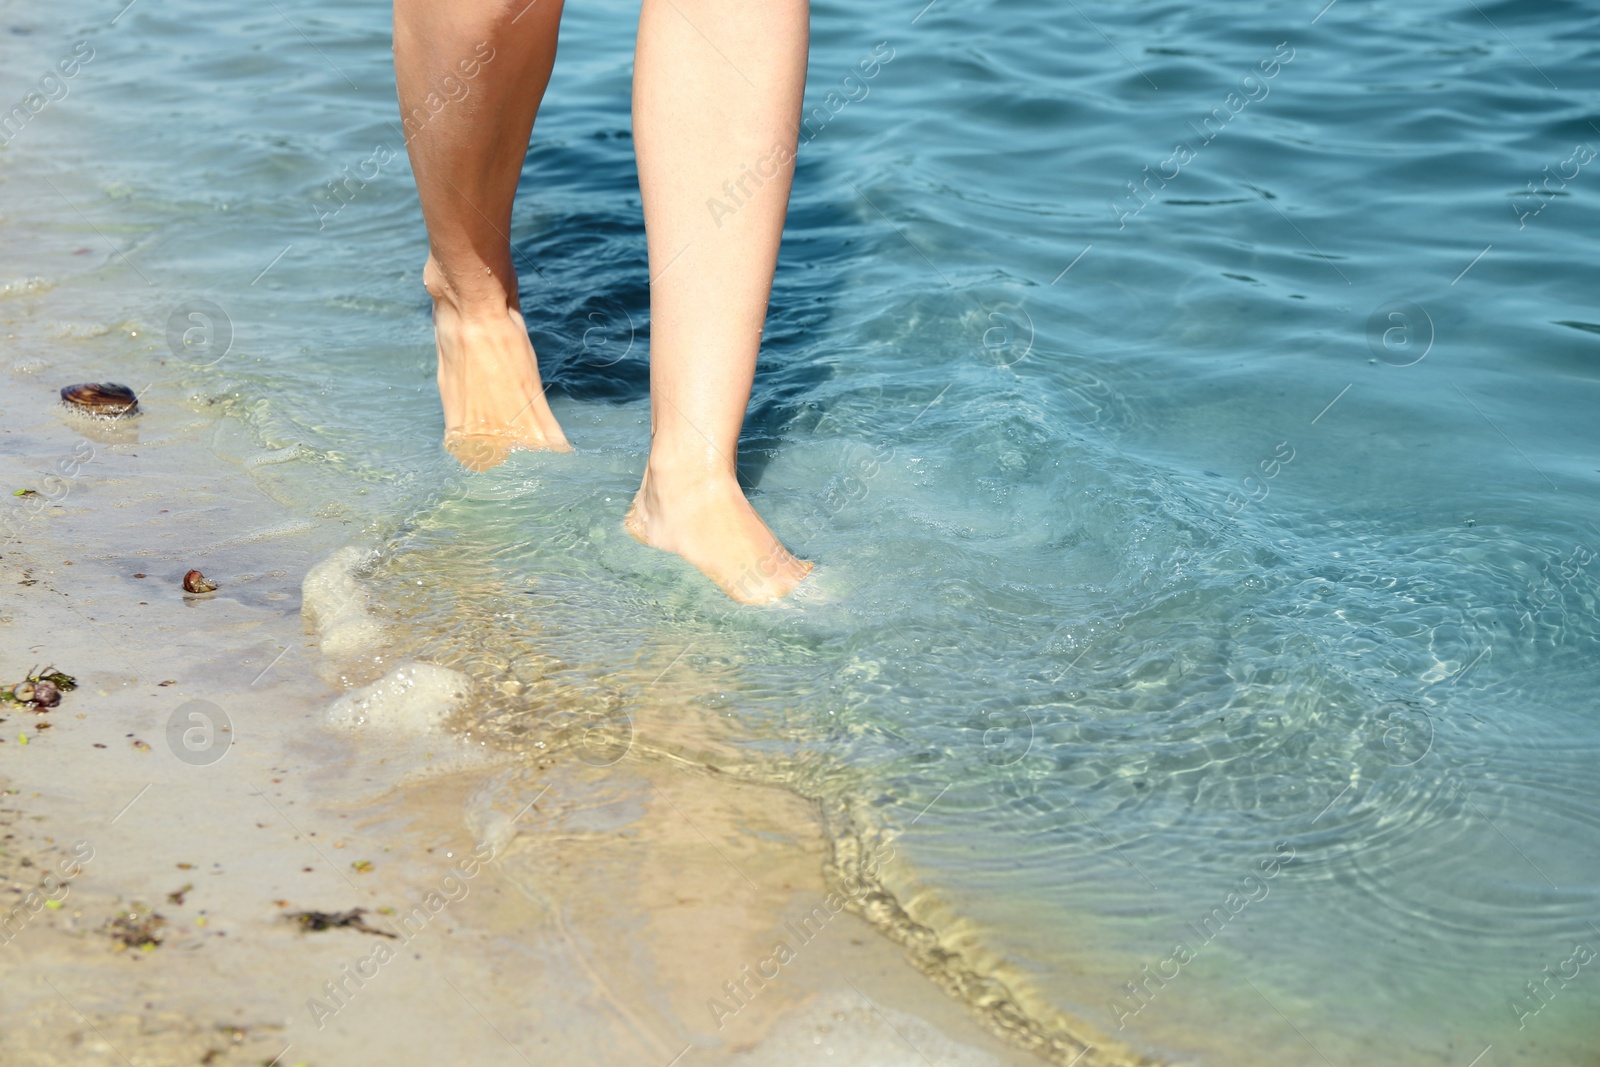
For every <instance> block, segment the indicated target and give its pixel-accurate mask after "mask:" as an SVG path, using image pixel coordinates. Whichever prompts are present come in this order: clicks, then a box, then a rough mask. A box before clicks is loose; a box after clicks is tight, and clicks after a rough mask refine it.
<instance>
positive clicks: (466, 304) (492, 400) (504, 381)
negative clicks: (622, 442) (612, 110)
mask: <svg viewBox="0 0 1600 1067" xmlns="http://www.w3.org/2000/svg"><path fill="white" fill-rule="evenodd" d="M560 21H561V0H533V2H532V3H530V2H529V0H510V2H505V3H503V2H498V0H395V5H394V66H395V80H396V81H397V82H398V84H399V88H400V113H401V117H402V119H403V123H404V126H405V134H406V148H407V149H408V150H409V152H410V154H411V169H412V170H413V171H414V172H415V173H416V178H417V191H418V193H419V194H420V195H421V199H422V217H423V219H424V220H425V221H426V222H427V225H428V262H427V265H426V266H425V267H424V268H423V273H422V283H423V285H425V286H427V289H428V292H429V293H430V294H431V295H432V296H433V332H434V338H435V340H436V342H437V344H438V348H439V397H440V399H441V400H442V401H443V403H444V425H445V447H446V448H448V449H449V450H450V451H451V453H453V454H454V455H455V456H456V458H457V459H459V460H460V461H461V462H462V463H463V464H465V465H466V466H468V467H471V468H472V469H474V470H482V469H483V468H485V467H492V466H494V465H495V464H496V463H499V462H500V461H502V460H503V459H505V457H506V455H507V454H508V453H509V452H510V451H512V450H513V449H516V448H532V449H541V448H543V449H555V450H557V451H570V446H568V444H567V439H566V437H565V436H564V435H563V434H562V432H561V427H560V426H559V425H557V423H556V419H555V416H554V415H553V414H551V412H550V406H549V405H548V404H547V403H546V402H545V399H544V386H543V384H542V383H541V381H540V379H539V364H538V361H537V359H536V357H535V356H534V353H533V345H532V344H531V343H530V342H529V340H528V331H527V327H526V325H525V324H524V323H523V320H522V313H521V311H520V310H519V309H518V306H517V273H516V269H515V268H514V267H513V266H512V262H511V241H510V236H509V235H510V232H511V201H512V198H513V197H514V196H515V195H516V191H517V177H518V175H519V174H520V173H521V171H522V161H523V157H524V156H525V155H526V154H527V150H528V134H529V133H530V132H531V131H532V129H533V117H534V114H535V113H536V112H537V111H538V110H539V101H540V100H541V99H542V98H543V97H544V89H545V85H546V84H547V83H548V82H549V80H550V68H551V65H552V64H554V62H555V58H556V33H557V29H558V27H559V25H560Z"/></svg>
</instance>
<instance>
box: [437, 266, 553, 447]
mask: <svg viewBox="0 0 1600 1067" xmlns="http://www.w3.org/2000/svg"><path fill="white" fill-rule="evenodd" d="M423 282H424V284H426V285H427V287H428V292H429V293H431V294H432V296H433V336H434V341H435V343H436V344H437V345H438V349H439V399H440V400H441V401H443V403H444V447H445V449H446V450H447V451H449V452H450V454H451V455H453V456H455V457H456V459H457V460H459V461H460V463H461V465H462V466H464V467H467V468H468V469H470V470H475V471H481V470H487V469H488V468H490V467H493V466H495V465H496V464H499V463H502V462H504V461H505V458H506V457H507V456H508V455H510V454H511V453H512V452H514V451H516V450H517V449H529V450H533V451H538V450H547V451H553V452H571V451H572V446H571V445H569V444H567V438H566V435H565V434H563V433H562V432H561V426H560V424H559V423H557V422H556V417H555V415H554V414H553V413H552V412H551V411H550V405H549V404H548V403H547V402H546V401H545V398H544V384H543V383H542V382H541V381H540V379H539V363H538V358H537V357H536V356H535V355H534V352H533V344H532V342H530V341H529V340H528V329H527V325H526V324H525V323H524V322H523V320H522V313H521V312H520V311H518V310H517V309H516V308H515V307H506V306H504V305H503V304H498V305H497V304H494V303H491V304H489V305H487V306H482V307H474V308H471V309H464V308H462V307H460V306H459V305H458V304H457V302H456V301H455V300H454V299H453V298H452V296H451V294H450V292H449V290H448V288H447V287H446V286H445V285H444V282H443V276H442V275H441V274H440V272H439V271H438V270H437V269H435V268H434V265H433V262H432V261H431V260H430V261H429V263H428V266H427V268H425V269H424V271H423Z"/></svg>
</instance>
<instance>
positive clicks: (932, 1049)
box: [732, 993, 1000, 1067]
mask: <svg viewBox="0 0 1600 1067" xmlns="http://www.w3.org/2000/svg"><path fill="white" fill-rule="evenodd" d="M732 1062H733V1063H737V1064H739V1065H740V1067H812V1065H818V1067H820V1065H822V1064H828V1065H829V1067H837V1065H839V1064H849V1065H850V1067H928V1064H929V1063H930V1062H932V1063H937V1064H940V1065H941V1067H1000V1061H999V1060H996V1059H995V1058H994V1057H993V1056H991V1055H989V1054H988V1053H986V1052H982V1051H980V1050H978V1049H975V1048H972V1047H970V1046H967V1045H962V1044H959V1043H957V1042H955V1041H952V1040H950V1039H949V1038H948V1037H945V1036H944V1035H943V1034H941V1033H940V1032H939V1031H938V1030H936V1029H934V1028H933V1026H932V1025H931V1024H930V1023H928V1022H927V1021H925V1020H923V1019H919V1018H917V1017H916V1016H914V1015H907V1014H906V1013H905V1012H902V1011H896V1010H895V1009H893V1008H890V1007H886V1006H883V1005H870V1004H868V1003H867V1002H866V1001H864V1000H863V999H862V998H861V997H860V996H857V995H854V994H851V993H830V994H827V995H825V996H822V997H819V998H818V999H817V1000H815V1001H813V1002H812V1003H811V1004H809V1005H807V1006H806V1007H804V1008H800V1009H798V1010H796V1011H792V1012H790V1013H789V1014H787V1015H785V1016H784V1017H783V1018H782V1019H780V1020H778V1022H777V1024H776V1025H775V1026H774V1027H773V1028H772V1031H771V1032H770V1033H769V1034H768V1035H767V1037H766V1039H765V1040H764V1041H762V1042H761V1043H760V1044H758V1045H757V1046H755V1047H754V1048H752V1049H750V1050H749V1051H748V1052H747V1053H746V1054H744V1055H739V1056H735V1057H734V1058H733V1060H732Z"/></svg>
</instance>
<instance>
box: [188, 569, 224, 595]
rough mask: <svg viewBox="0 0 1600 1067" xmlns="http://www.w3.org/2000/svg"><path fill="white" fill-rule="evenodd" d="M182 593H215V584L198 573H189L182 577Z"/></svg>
mask: <svg viewBox="0 0 1600 1067" xmlns="http://www.w3.org/2000/svg"><path fill="white" fill-rule="evenodd" d="M183 591H184V592H185V593H214V592H216V591H217V583H216V582H213V581H212V580H211V579H210V578H207V577H206V576H205V575H203V574H201V573H200V572H199V571H190V572H189V573H188V574H185V575H184V576H183Z"/></svg>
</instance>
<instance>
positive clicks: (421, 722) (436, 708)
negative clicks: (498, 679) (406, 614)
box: [328, 663, 471, 735]
mask: <svg viewBox="0 0 1600 1067" xmlns="http://www.w3.org/2000/svg"><path fill="white" fill-rule="evenodd" d="M470 687H471V681H470V679H468V677H467V676H466V675H465V674H462V673H461V672H460V671H455V670H451V669H450V668H449V667H440V666H439V665H437V664H434V663H403V664H401V665H400V666H398V667H396V668H395V669H394V670H392V671H390V672H389V673H388V674H386V675H384V676H383V677H382V678H379V679H378V680H377V681H376V682H373V683H372V684H371V685H365V686H362V687H361V688H360V689H354V690H351V691H350V692H348V693H346V694H345V695H344V696H342V697H340V698H339V699H338V700H336V701H334V702H333V705H332V706H331V707H329V708H328V722H329V724H330V725H332V726H337V727H340V728H343V729H347V730H354V729H358V728H364V729H377V730H383V731H386V732H391V733H397V734H413V735H415V734H427V733H432V732H434V731H437V730H438V729H439V728H440V727H441V726H443V725H444V721H445V719H447V718H448V717H449V715H450V713H451V712H452V711H454V710H455V709H456V708H458V707H460V706H461V704H462V703H463V702H464V701H465V700H466V699H467V692H468V690H469V689H470Z"/></svg>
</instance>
